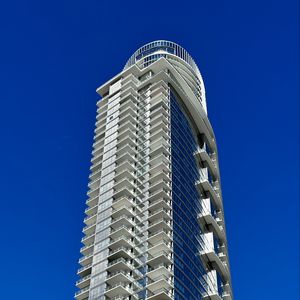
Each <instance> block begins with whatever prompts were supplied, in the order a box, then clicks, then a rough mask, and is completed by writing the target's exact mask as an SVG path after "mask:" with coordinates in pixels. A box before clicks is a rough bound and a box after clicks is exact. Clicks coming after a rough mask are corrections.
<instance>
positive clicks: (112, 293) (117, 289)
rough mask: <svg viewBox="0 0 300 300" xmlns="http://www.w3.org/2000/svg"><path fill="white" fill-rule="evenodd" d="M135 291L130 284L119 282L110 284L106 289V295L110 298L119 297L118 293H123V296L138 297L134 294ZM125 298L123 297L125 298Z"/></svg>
mask: <svg viewBox="0 0 300 300" xmlns="http://www.w3.org/2000/svg"><path fill="white" fill-rule="evenodd" d="M133 294H134V291H133V289H132V288H131V286H130V285H129V284H126V283H123V282H119V283H116V284H114V285H111V286H108V287H107V288H106V290H105V295H106V296H107V297H109V298H114V297H117V296H118V295H122V297H124V298H125V297H127V296H131V299H138V298H137V297H136V296H134V295H133ZM124 298H123V299H124Z"/></svg>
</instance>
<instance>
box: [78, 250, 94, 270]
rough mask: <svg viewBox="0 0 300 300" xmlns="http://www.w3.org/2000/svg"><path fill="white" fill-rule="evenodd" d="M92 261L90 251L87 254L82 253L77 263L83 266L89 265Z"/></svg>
mask: <svg viewBox="0 0 300 300" xmlns="http://www.w3.org/2000/svg"><path fill="white" fill-rule="evenodd" d="M92 261H93V252H90V253H89V254H87V255H84V256H82V257H81V258H80V259H79V263H80V264H81V265H82V266H83V267H84V266H87V265H90V264H91V263H92Z"/></svg>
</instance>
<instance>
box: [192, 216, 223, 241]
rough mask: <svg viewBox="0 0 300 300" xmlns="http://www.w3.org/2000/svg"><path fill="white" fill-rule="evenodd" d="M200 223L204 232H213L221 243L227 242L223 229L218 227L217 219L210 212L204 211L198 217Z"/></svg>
mask: <svg viewBox="0 0 300 300" xmlns="http://www.w3.org/2000/svg"><path fill="white" fill-rule="evenodd" d="M198 222H199V224H200V228H201V230H202V232H204V233H207V232H213V233H214V234H215V236H216V237H217V238H218V240H219V241H220V242H221V243H225V242H226V238H225V232H224V230H223V228H222V227H221V226H220V225H218V223H217V221H216V219H215V218H214V217H213V216H212V215H211V213H210V212H208V211H203V212H202V213H200V214H199V215H198Z"/></svg>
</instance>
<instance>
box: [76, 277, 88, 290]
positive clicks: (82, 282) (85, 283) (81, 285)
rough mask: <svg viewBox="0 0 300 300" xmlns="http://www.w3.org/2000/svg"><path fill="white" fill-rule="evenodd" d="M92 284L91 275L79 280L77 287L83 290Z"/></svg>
mask: <svg viewBox="0 0 300 300" xmlns="http://www.w3.org/2000/svg"><path fill="white" fill-rule="evenodd" d="M90 282H91V275H87V276H85V277H83V278H80V279H79V280H77V281H76V286H77V287H78V288H79V289H83V288H85V287H87V286H89V285H90Z"/></svg>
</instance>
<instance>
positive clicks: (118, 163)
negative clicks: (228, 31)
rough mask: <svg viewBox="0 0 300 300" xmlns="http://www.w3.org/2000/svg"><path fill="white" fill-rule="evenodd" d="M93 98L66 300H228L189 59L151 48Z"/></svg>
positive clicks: (197, 88)
mask: <svg viewBox="0 0 300 300" xmlns="http://www.w3.org/2000/svg"><path fill="white" fill-rule="evenodd" d="M97 92H98V94H99V95H100V96H101V100H99V102H98V103H97V105H98V110H97V121H96V129H95V138H94V145H93V152H92V154H93V158H92V165H91V173H90V183H89V191H88V199H87V208H86V210H85V213H86V217H85V219H84V223H85V227H84V228H83V233H84V237H83V238H82V243H83V247H82V248H81V254H82V257H81V258H80V260H79V263H80V265H81V267H80V268H79V270H78V275H79V277H80V279H79V280H78V281H77V282H76V286H77V287H78V292H76V294H75V298H76V299H77V300H135V299H136V300H137V299H148V300H150V299H151V300H171V299H176V300H200V299H204V300H209V299H211V300H218V299H226V300H231V299H233V295H232V289H231V278H230V269H229V261H228V253H227V241H226V232H225V224H224V213H223V202H222V194H221V186H220V174H219V167H218V157H217V146H216V141H215V136H214V133H213V129H212V127H211V125H210V122H209V120H208V117H207V108H206V99H205V90H204V84H203V81H202V77H201V74H200V72H199V69H198V67H197V65H196V64H195V62H194V60H193V59H192V57H191V56H190V55H189V54H188V53H187V51H186V50H184V49H183V48H182V47H180V46H179V45H177V44H175V43H172V42H169V41H155V42H152V43H149V44H147V45H145V46H143V47H141V48H140V49H138V50H137V51H136V52H135V53H134V54H133V55H132V56H131V57H130V59H129V60H128V62H127V63H126V65H125V68H124V69H123V71H122V72H121V73H119V74H118V75H117V76H115V77H114V78H112V79H111V80H109V81H108V82H107V83H105V84H104V85H102V86H101V87H99V88H98V89H97Z"/></svg>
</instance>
